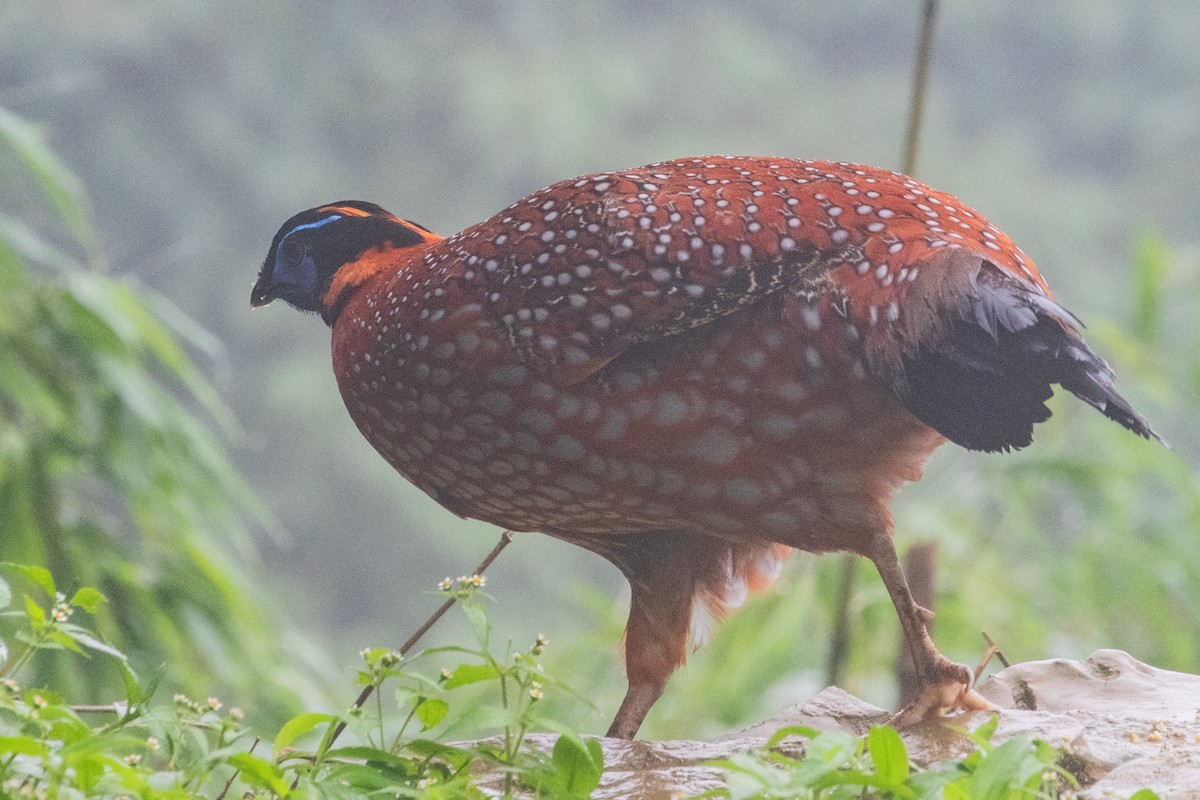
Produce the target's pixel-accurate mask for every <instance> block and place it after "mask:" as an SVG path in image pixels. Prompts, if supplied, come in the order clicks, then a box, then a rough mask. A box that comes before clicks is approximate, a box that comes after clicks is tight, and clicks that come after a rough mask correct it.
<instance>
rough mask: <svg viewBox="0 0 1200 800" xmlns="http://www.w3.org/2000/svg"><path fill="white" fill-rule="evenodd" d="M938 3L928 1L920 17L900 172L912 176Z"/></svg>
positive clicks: (922, 115) (914, 167) (933, 0)
mask: <svg viewBox="0 0 1200 800" xmlns="http://www.w3.org/2000/svg"><path fill="white" fill-rule="evenodd" d="M937 12H938V0H925V8H924V10H923V12H922V14H921V38H920V40H919V41H918V42H917V57H916V63H915V64H913V82H912V96H911V98H910V99H909V104H908V130H907V132H906V133H905V135H904V159H903V161H902V162H901V165H900V171H901V172H903V173H904V174H905V175H912V174H913V173H914V172H916V171H917V151H918V149H919V148H920V144H921V142H920V140H921V125H922V123H923V121H924V117H925V95H926V90H927V89H928V87H929V62H930V61H931V60H932V56H933V30H934V26H935V23H936V22H937Z"/></svg>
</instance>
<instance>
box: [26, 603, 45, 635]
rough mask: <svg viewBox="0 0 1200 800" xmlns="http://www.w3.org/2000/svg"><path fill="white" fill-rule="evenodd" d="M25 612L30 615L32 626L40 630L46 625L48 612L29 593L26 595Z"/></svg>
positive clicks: (30, 625)
mask: <svg viewBox="0 0 1200 800" xmlns="http://www.w3.org/2000/svg"><path fill="white" fill-rule="evenodd" d="M25 613H26V614H28V615H29V627H30V628H32V629H33V630H35V631H39V630H41V629H42V628H44V627H46V612H45V611H43V610H42V607H41V606H39V605H38V604H37V603H35V602H34V601H33V599H32V598H30V597H29V595H25Z"/></svg>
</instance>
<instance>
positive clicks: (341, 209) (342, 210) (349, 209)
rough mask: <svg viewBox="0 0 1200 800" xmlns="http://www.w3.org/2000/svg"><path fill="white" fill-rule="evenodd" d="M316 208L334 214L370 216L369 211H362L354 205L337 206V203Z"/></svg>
mask: <svg viewBox="0 0 1200 800" xmlns="http://www.w3.org/2000/svg"><path fill="white" fill-rule="evenodd" d="M317 210H318V211H322V212H325V211H330V212H332V213H334V214H341V215H342V216H343V217H370V216H372V214H371V212H370V211H363V210H362V209H361V208H355V207H354V206H337V205H333V206H321V208H319V209H317Z"/></svg>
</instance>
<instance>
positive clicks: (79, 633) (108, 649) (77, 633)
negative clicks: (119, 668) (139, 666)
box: [69, 625, 129, 661]
mask: <svg viewBox="0 0 1200 800" xmlns="http://www.w3.org/2000/svg"><path fill="white" fill-rule="evenodd" d="M69 635H70V636H71V638H72V639H74V640H75V641H77V642H79V643H80V644H81V645H83V646H84V647H86V648H88V649H89V650H95V651H97V652H99V653H107V654H108V655H110V656H112V657H113V658H117V659H120V660H121V661H125V660H127V659H128V658H129V656H127V655H125V654H124V653H122V652H121V651H120V650H118V649H117V648H115V647H113V646H112V645H111V644H109V643H108V642H102V641H100V640H99V639H97V638H96V637H95V636H93V635H92V634H90V633H88V632H87V631H85V630H83V629H82V628H80V627H79V626H77V625H72V626H70V633H69Z"/></svg>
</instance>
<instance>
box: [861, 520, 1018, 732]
mask: <svg viewBox="0 0 1200 800" xmlns="http://www.w3.org/2000/svg"><path fill="white" fill-rule="evenodd" d="M868 555H869V557H870V559H871V561H872V562H874V564H875V568H876V569H877V570H879V577H880V578H882V579H883V585H884V586H886V587H887V590H888V594H889V595H890V596H891V598H892V605H894V606H895V607H896V614H897V616H899V617H900V627H901V629H902V630H903V631H904V638H905V640H906V641H907V642H908V647H909V650H910V652H911V653H912V657H913V664H914V667H915V671H916V674H917V679H918V681H919V683H920V687H921V688H920V689H919V691H918V692H917V695H916V697H915V698H913V701H912V702H911V703H909V704H908V705H907V706H905V707H904V708H903V709H901V710H900V712H899V713H898V714H897V715H896V716H895V717H894V718H893V720H892V722H893V724H894V725H895V726H896V727H898V728H903V727H906V726H908V725H912V724H913V723H915V722H919V721H921V720H923V719H927V718H929V717H934V716H938V715H939V714H940V713H941V711H942V710H943V709H963V710H966V711H983V710H986V709H992V708H995V706H993V705H992V704H991V703H989V702H988V701H987V700H985V699H984V698H983V697H982V696H981V695H979V694H978V693H977V692H976V691H975V690H974V689H972V688H971V678H972V675H971V670H969V669H968V668H967V667H965V666H963V665H962V664H956V663H954V662H953V661H950V660H949V659H948V658H946V657H945V656H943V655H942V654H941V653H939V652H938V650H937V647H936V646H935V645H934V643H933V639H931V638H930V637H929V631H928V629H926V627H925V623H926V622H927V621H928V620H929V618H930V617H931V616H932V614H931V612H930V611H928V610H927V609H924V608H921V607H920V606H919V605H917V603H916V601H914V600H913V596H912V593H911V592H910V591H909V589H908V582H907V581H905V579H904V573H903V571H901V569H900V561H899V559H897V558H896V546H895V544H893V542H892V537H891V534H890V532H888V531H886V530H885V531H883V532H881V533H879V534H877V535H876V536H875V537H874V538H873V539H872V542H871V552H870V553H869V554H868Z"/></svg>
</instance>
